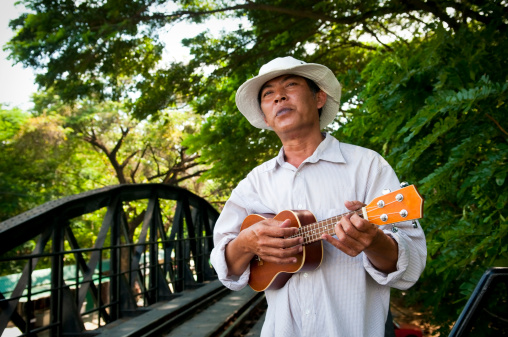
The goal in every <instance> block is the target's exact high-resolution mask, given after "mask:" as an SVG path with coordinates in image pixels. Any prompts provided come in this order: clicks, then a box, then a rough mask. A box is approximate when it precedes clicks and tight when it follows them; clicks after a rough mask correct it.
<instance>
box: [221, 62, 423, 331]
mask: <svg viewBox="0 0 508 337" xmlns="http://www.w3.org/2000/svg"><path fill="white" fill-rule="evenodd" d="M340 92H341V86H340V84H339V82H338V81H337V79H336V77H335V76H334V75H333V73H332V72H331V70H330V69H328V68H327V67H325V66H322V65H319V64H308V63H305V62H303V61H299V60H296V59H294V58H292V57H285V58H277V59H275V60H272V61H271V62H269V63H267V64H265V65H264V66H263V67H262V68H261V69H260V71H259V75H258V76H256V77H254V78H252V79H250V80H248V81H246V82H245V83H244V84H243V85H242V86H241V87H240V88H239V89H238V91H237V95H236V104H237V106H238V108H239V110H240V112H242V114H243V115H244V116H245V117H246V118H247V119H248V120H249V122H250V123H251V124H252V125H254V126H256V127H258V128H264V129H270V130H273V131H274V132H275V133H276V134H277V135H278V137H279V138H280V140H281V142H282V145H283V147H282V149H281V150H280V153H279V155H278V156H277V157H276V158H273V159H272V160H270V161H268V162H265V163H264V164H262V165H260V166H258V167H256V168H255V169H254V170H252V171H251V172H250V173H249V174H248V176H247V177H246V178H245V179H244V180H242V181H241V182H240V184H239V185H238V186H237V187H236V188H235V189H234V190H233V192H232V194H231V197H230V199H229V200H228V202H227V203H226V205H225V207H224V209H223V211H222V213H221V216H220V218H219V219H218V221H217V223H216V226H215V233H214V241H215V248H214V250H213V251H212V256H211V260H212V264H213V265H214V267H215V269H216V271H217V274H218V276H219V279H220V280H221V282H222V283H223V284H224V285H225V286H227V287H229V288H230V289H233V290H239V289H241V288H243V287H245V286H246V285H247V282H248V280H249V275H250V265H249V262H250V261H251V260H252V258H254V256H258V258H259V259H260V260H262V261H267V262H273V263H278V264H285V263H294V262H295V257H294V255H295V254H297V253H298V252H300V251H301V250H302V238H301V237H294V238H289V237H290V236H292V235H293V234H296V231H297V229H296V228H292V227H289V225H290V221H289V220H284V221H276V220H274V219H266V220H263V221H260V222H258V223H256V224H254V225H252V226H250V227H248V228H247V229H245V230H243V231H240V226H241V224H242V222H243V220H244V219H245V217H247V216H248V215H249V214H264V213H272V214H277V213H279V212H281V211H283V210H304V209H306V210H309V211H311V212H312V213H313V214H314V215H315V216H316V218H317V220H318V221H319V220H323V219H327V218H330V217H333V216H337V215H340V214H343V213H346V212H348V210H356V209H359V208H360V207H361V206H362V205H363V204H364V203H368V202H370V201H371V200H372V199H374V198H375V197H378V196H380V195H382V191H383V190H385V189H391V190H392V191H393V190H396V189H398V188H399V181H398V179H397V177H396V175H395V173H394V171H393V169H392V168H391V167H390V166H389V164H388V163H387V162H386V161H385V160H384V159H383V158H382V157H381V156H380V155H378V154H377V153H375V152H374V151H371V150H368V149H365V148H361V147H358V146H353V145H349V144H344V143H340V142H339V141H338V140H336V139H335V138H333V137H332V136H330V135H329V134H326V133H321V129H323V128H324V127H326V126H327V125H328V124H329V123H331V122H332V121H333V120H334V118H335V115H336V114H337V112H338V108H339V101H340ZM334 230H335V236H333V237H332V236H330V235H328V234H323V235H322V236H321V237H322V239H323V240H324V252H323V260H322V263H321V265H320V267H319V268H317V269H316V270H314V271H311V272H304V273H296V274H294V275H293V276H292V277H291V278H290V279H289V281H287V283H286V284H285V285H284V286H283V287H282V288H280V289H278V290H266V291H265V293H266V299H267V301H268V310H267V314H266V319H265V323H264V325H263V330H262V336H277V337H279V336H346V337H351V336H369V337H370V336H383V335H384V329H385V321H386V317H387V314H388V306H389V298H390V287H395V288H399V289H407V288H409V287H410V286H412V285H413V284H414V283H415V282H416V281H417V279H418V278H419V276H420V274H421V272H422V271H423V269H424V267H425V260H426V254H427V251H426V246H425V237H424V234H423V231H422V229H421V228H420V226H419V225H418V224H412V223H411V222H405V223H400V224H397V227H394V226H391V225H387V226H382V227H378V226H375V225H373V224H371V223H369V222H368V221H367V220H364V219H362V218H361V217H359V216H358V215H352V216H350V215H348V216H344V217H343V218H342V219H341V220H340V222H338V223H337V224H336V226H335V228H334Z"/></svg>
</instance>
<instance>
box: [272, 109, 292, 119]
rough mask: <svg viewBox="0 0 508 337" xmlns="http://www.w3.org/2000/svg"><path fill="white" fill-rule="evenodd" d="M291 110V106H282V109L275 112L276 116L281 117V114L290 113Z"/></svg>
mask: <svg viewBox="0 0 508 337" xmlns="http://www.w3.org/2000/svg"><path fill="white" fill-rule="evenodd" d="M289 111H291V109H290V108H282V109H280V110H278V111H277V113H276V114H275V117H279V116H281V115H284V114H286V113H288V112H289Z"/></svg>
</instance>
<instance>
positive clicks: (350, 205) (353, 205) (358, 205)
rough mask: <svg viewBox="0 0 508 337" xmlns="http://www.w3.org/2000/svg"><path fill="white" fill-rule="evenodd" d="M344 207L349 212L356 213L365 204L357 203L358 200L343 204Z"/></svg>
mask: <svg viewBox="0 0 508 337" xmlns="http://www.w3.org/2000/svg"><path fill="white" fill-rule="evenodd" d="M344 205H345V206H346V208H347V209H348V210H350V211H356V210H357V209H360V208H362V207H363V206H365V204H364V203H363V202H361V201H358V200H355V201H346V202H345V203H344Z"/></svg>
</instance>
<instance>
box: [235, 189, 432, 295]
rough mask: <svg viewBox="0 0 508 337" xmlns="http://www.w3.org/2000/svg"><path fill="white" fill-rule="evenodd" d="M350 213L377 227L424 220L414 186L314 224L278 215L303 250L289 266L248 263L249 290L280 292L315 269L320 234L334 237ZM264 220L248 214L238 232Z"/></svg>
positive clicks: (300, 213)
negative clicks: (300, 274) (298, 276)
mask: <svg viewBox="0 0 508 337" xmlns="http://www.w3.org/2000/svg"><path fill="white" fill-rule="evenodd" d="M353 213H356V214H358V215H359V216H361V217H363V218H364V219H366V220H368V221H369V222H371V223H373V224H375V225H378V226H382V225H387V224H393V223H396V222H401V221H407V220H414V219H419V218H422V217H423V198H422V197H421V196H420V194H419V193H418V191H417V190H416V187H415V186H414V185H409V186H406V187H403V188H401V189H400V190H397V191H394V192H390V193H388V194H385V195H383V196H380V197H377V198H375V199H374V200H372V201H371V202H370V203H369V204H368V205H367V206H365V207H362V208H361V209H359V210H357V211H353V212H348V213H344V214H341V215H338V216H334V217H331V218H329V219H326V220H322V221H316V217H315V216H314V215H313V214H312V213H311V212H309V211H306V210H297V211H289V210H286V211H282V212H280V213H279V214H277V215H275V217H273V218H274V219H275V220H279V221H284V220H286V219H290V220H291V227H297V228H298V232H297V234H295V235H293V236H291V237H289V238H295V237H299V236H301V237H303V250H302V252H300V253H298V254H296V255H295V257H296V260H297V261H296V262H295V263H290V264H276V263H271V262H266V261H263V260H262V259H260V258H259V256H257V255H256V256H254V258H253V259H252V260H251V262H250V278H249V285H250V287H251V288H252V289H254V290H255V291H264V290H266V289H270V290H274V289H280V288H282V287H283V286H284V285H285V284H286V282H287V281H288V280H289V279H290V278H291V276H292V275H293V274H294V273H297V272H303V271H312V270H315V269H316V268H317V267H319V266H320V265H321V262H322V259H323V241H322V239H321V235H322V234H323V233H327V234H330V235H334V234H335V225H336V224H337V222H339V221H340V219H341V218H342V217H343V216H344V215H347V214H353ZM267 217H270V216H267ZM267 217H265V216H262V215H259V214H251V215H249V216H248V217H246V218H245V220H244V221H243V223H242V226H241V229H240V230H241V231H242V230H244V229H246V228H249V227H250V226H252V225H254V224H255V223H257V222H260V221H262V220H265V219H266V218H267Z"/></svg>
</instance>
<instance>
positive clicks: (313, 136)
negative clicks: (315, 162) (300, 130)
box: [281, 130, 324, 168]
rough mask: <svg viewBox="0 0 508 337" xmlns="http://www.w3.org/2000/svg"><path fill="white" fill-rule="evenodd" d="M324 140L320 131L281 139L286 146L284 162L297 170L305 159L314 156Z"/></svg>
mask: <svg viewBox="0 0 508 337" xmlns="http://www.w3.org/2000/svg"><path fill="white" fill-rule="evenodd" d="M323 139H324V137H323V134H322V133H321V132H320V131H319V130H318V132H312V133H309V134H306V135H303V134H299V135H295V136H294V137H287V138H285V139H282V138H281V141H282V145H283V146H284V160H285V161H286V162H287V163H289V164H291V165H293V166H294V167H296V168H298V167H300V165H301V164H302V163H303V162H304V160H305V159H307V158H309V157H310V156H312V154H313V153H314V151H316V149H317V147H318V146H319V144H321V142H322V141H323Z"/></svg>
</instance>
